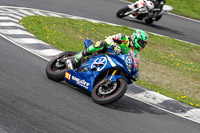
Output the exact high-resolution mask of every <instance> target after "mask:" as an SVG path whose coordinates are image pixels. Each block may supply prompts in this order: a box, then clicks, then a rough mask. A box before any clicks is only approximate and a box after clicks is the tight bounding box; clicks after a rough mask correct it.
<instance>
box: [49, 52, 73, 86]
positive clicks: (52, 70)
mask: <svg viewBox="0 0 200 133" xmlns="http://www.w3.org/2000/svg"><path fill="white" fill-rule="evenodd" d="M75 54H76V52H74V51H65V52H63V53H60V54H59V55H57V56H55V57H53V58H52V59H51V60H50V61H49V62H48V64H47V67H46V74H47V77H48V78H49V79H51V80H54V81H57V82H58V81H62V80H64V75H65V71H66V70H67V68H66V66H65V60H66V59H67V57H70V56H74V55H75Z"/></svg>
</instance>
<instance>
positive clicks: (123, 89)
mask: <svg viewBox="0 0 200 133" xmlns="http://www.w3.org/2000/svg"><path fill="white" fill-rule="evenodd" d="M117 80H118V81H119V82H120V83H121V88H120V89H119V90H118V91H117V92H116V93H115V94H114V95H111V96H109V97H108V98H100V97H98V96H97V95H96V89H97V88H98V87H99V85H100V84H101V81H99V82H98V83H97V84H96V85H95V87H94V88H93V90H92V95H91V96H92V99H93V101H94V102H95V103H98V104H102V105H103V104H109V103H112V102H115V101H117V100H118V99H120V98H121V97H122V96H123V95H124V93H125V92H126V90H127V82H126V80H124V79H123V78H118V79H117Z"/></svg>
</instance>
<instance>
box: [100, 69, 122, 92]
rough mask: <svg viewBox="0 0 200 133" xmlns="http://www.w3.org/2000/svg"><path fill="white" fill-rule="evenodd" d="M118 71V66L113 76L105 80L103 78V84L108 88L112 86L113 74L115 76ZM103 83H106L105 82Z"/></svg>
mask: <svg viewBox="0 0 200 133" xmlns="http://www.w3.org/2000/svg"><path fill="white" fill-rule="evenodd" d="M117 72H118V68H116V69H115V70H114V71H113V72H112V74H111V77H110V78H109V79H108V78H105V79H104V80H102V81H101V84H102V85H103V86H104V87H106V88H108V87H110V86H111V85H112V84H113V80H112V78H113V76H114V75H115V74H116V73H117ZM103 83H105V84H103Z"/></svg>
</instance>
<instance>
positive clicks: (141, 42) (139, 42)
mask: <svg viewBox="0 0 200 133" xmlns="http://www.w3.org/2000/svg"><path fill="white" fill-rule="evenodd" d="M138 44H139V45H140V46H141V47H142V48H144V47H145V46H146V45H147V42H145V41H143V40H141V39H139V40H138Z"/></svg>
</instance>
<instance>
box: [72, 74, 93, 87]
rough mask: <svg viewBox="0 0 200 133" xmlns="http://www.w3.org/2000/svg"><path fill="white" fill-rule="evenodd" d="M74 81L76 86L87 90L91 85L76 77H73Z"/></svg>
mask: <svg viewBox="0 0 200 133" xmlns="http://www.w3.org/2000/svg"><path fill="white" fill-rule="evenodd" d="M72 80H74V81H76V84H78V85H80V86H82V87H84V88H85V89H88V87H89V85H90V83H88V82H86V81H85V80H84V79H82V80H81V79H79V78H77V77H75V76H72Z"/></svg>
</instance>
